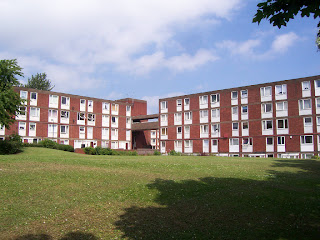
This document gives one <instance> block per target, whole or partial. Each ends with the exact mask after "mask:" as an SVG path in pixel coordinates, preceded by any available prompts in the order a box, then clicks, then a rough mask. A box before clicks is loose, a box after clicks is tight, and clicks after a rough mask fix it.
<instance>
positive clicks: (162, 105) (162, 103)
mask: <svg viewBox="0 0 320 240" xmlns="http://www.w3.org/2000/svg"><path fill="white" fill-rule="evenodd" d="M160 106H161V109H167V108H168V102H167V101H163V102H161V103H160Z"/></svg>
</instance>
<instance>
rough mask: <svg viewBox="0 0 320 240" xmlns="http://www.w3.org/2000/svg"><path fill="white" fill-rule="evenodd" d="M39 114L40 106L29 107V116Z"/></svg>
mask: <svg viewBox="0 0 320 240" xmlns="http://www.w3.org/2000/svg"><path fill="white" fill-rule="evenodd" d="M39 115H40V108H35V107H31V108H30V116H31V117H39Z"/></svg>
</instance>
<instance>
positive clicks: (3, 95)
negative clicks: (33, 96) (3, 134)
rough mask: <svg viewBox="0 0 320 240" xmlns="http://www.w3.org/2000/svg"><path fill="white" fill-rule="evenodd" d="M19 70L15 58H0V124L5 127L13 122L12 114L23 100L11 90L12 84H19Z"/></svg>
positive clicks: (20, 74) (20, 73)
mask: <svg viewBox="0 0 320 240" xmlns="http://www.w3.org/2000/svg"><path fill="white" fill-rule="evenodd" d="M21 70H22V68H21V67H20V66H19V65H18V64H17V60H16V59H12V60H0V124H1V125H2V126H5V127H6V128H10V124H12V123H13V122H14V116H15V114H16V113H17V112H20V110H19V107H20V106H21V105H22V104H23V101H24V100H22V99H21V98H20V96H19V94H18V93H16V92H15V91H14V90H13V86H18V85H19V84H20V83H19V81H18V79H17V76H21V77H23V73H22V72H21Z"/></svg>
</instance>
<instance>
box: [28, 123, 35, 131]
mask: <svg viewBox="0 0 320 240" xmlns="http://www.w3.org/2000/svg"><path fill="white" fill-rule="evenodd" d="M29 130H30V131H35V130H36V124H35V123H30V124H29Z"/></svg>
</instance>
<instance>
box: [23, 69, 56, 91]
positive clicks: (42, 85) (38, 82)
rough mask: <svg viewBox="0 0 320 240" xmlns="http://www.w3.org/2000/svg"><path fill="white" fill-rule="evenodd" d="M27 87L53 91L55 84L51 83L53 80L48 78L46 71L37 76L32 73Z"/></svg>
mask: <svg viewBox="0 0 320 240" xmlns="http://www.w3.org/2000/svg"><path fill="white" fill-rule="evenodd" d="M25 87H27V88H35V89H39V90H46V91H51V90H52V89H53V88H54V85H52V84H51V80H49V79H47V74H46V73H37V74H36V75H35V76H33V75H31V78H29V79H28V83H27V84H26V85H25Z"/></svg>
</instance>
